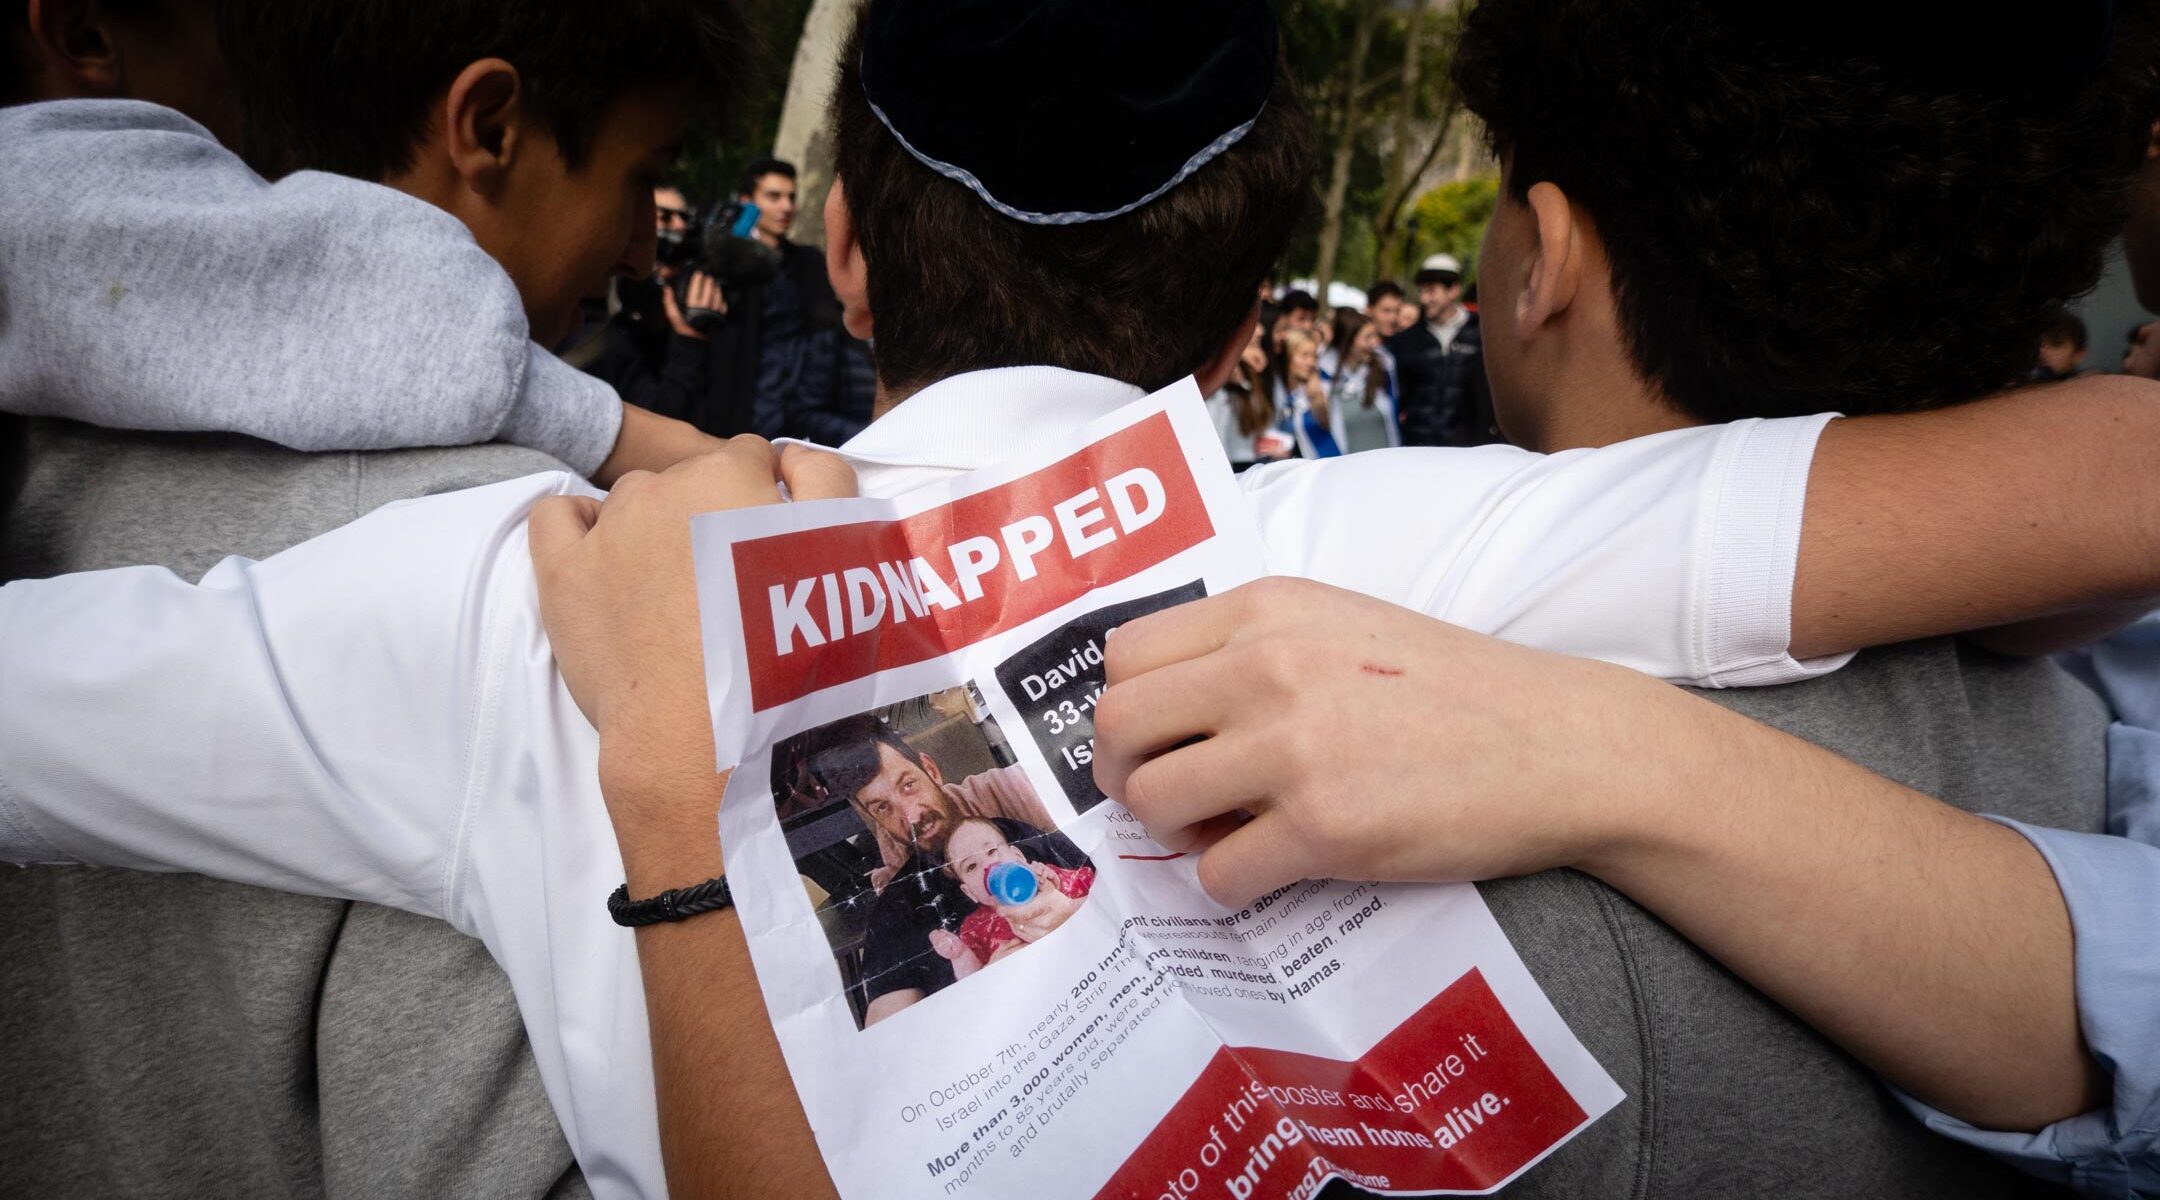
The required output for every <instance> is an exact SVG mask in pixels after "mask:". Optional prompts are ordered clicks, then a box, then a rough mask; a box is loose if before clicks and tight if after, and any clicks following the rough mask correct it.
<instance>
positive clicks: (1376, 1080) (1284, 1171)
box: [1097, 971, 1588, 1200]
mask: <svg viewBox="0 0 2160 1200" xmlns="http://www.w3.org/2000/svg"><path fill="white" fill-rule="evenodd" d="M1586 1120H1588V1117H1587V1115H1586V1114H1585V1113H1584V1112H1583V1110H1582V1107H1581V1106H1580V1105H1578V1104H1576V1103H1575V1100H1574V1098H1573V1097H1571V1096H1570V1095H1568V1092H1567V1088H1566V1087H1565V1086H1563V1085H1562V1084H1561V1082H1560V1080H1559V1079H1558V1078H1557V1077H1556V1076H1554V1075H1553V1073H1552V1071H1551V1069H1549V1068H1548V1067H1547V1066H1546V1065H1545V1062H1544V1060H1543V1059H1541V1058H1539V1057H1538V1054H1537V1051H1535V1050H1534V1049H1532V1048H1531V1046H1530V1043H1529V1042H1528V1041H1526V1040H1525V1039H1524V1038H1523V1036H1522V1032H1521V1030H1519V1029H1517V1028H1516V1026H1515V1022H1514V1021H1513V1020H1512V1019H1511V1018H1510V1017H1509V1016H1508V1014H1507V1010H1506V1009H1505V1008H1503V1007H1502V1006H1501V1004H1500V1001H1499V998H1498V997H1496V996H1494V995H1493V992H1492V989H1491V988H1490V987H1489V986H1487V984H1486V983H1485V978H1484V976H1483V975H1481V974H1479V973H1478V972H1476V971H1471V972H1470V973H1469V974H1467V975H1464V976H1463V977H1462V978H1461V979H1459V980H1457V981H1455V983H1453V984H1452V985H1450V986H1449V987H1448V988H1447V990H1446V991H1444V992H1442V993H1441V994H1440V995H1439V996H1437V997H1435V998H1434V999H1433V1000H1432V1001H1431V1002H1430V1003H1428V1004H1427V1005H1425V1007H1423V1008H1421V1009H1419V1010H1418V1011H1417V1012H1416V1013H1415V1014H1414V1015H1412V1016H1411V1017H1410V1018H1409V1019H1408V1020H1407V1021H1404V1022H1403V1023H1402V1024H1401V1025H1400V1026H1398V1027H1396V1029H1395V1030H1394V1031H1393V1032H1391V1033H1389V1034H1388V1036H1387V1037H1386V1038H1384V1039H1382V1040H1381V1042H1380V1043H1379V1044H1378V1045H1376V1046H1374V1047H1373V1048H1372V1050H1371V1051H1370V1052H1368V1053H1367V1054H1366V1055H1365V1056H1364V1057H1363V1058H1360V1059H1357V1060H1355V1061H1353V1062H1343V1061H1339V1060H1336V1059H1330V1058H1320V1057H1316V1056H1313V1055H1309V1054H1295V1053H1289V1052H1286V1051H1280V1050H1261V1049H1253V1048H1226V1049H1224V1050H1222V1051H1219V1052H1218V1053H1217V1054H1216V1056H1215V1058H1214V1060H1213V1061H1211V1062H1210V1063H1209V1064H1208V1066H1207V1069H1206V1070H1204V1071H1202V1072H1201V1075H1200V1078H1199V1080H1198V1081H1197V1082H1196V1083H1194V1084H1193V1086H1192V1087H1191V1088H1189V1089H1188V1090H1187V1091H1186V1093H1185V1095H1184V1096H1183V1097H1182V1098H1181V1099H1180V1100H1179V1101H1178V1103H1177V1105H1176V1106H1175V1107H1174V1108H1172V1109H1171V1111H1170V1113H1169V1114H1168V1115H1167V1116H1166V1117H1165V1118H1164V1119H1163V1121H1162V1123H1161V1124H1159V1125H1158V1126H1156V1129H1155V1132H1154V1133H1152V1134H1150V1135H1149V1136H1148V1139H1147V1140H1146V1141H1145V1142H1143V1143H1142V1144H1141V1146H1140V1148H1139V1149H1138V1150H1136V1151H1134V1152H1133V1154H1132V1156H1131V1157H1130V1158H1128V1159H1126V1161H1125V1163H1124V1165H1123V1166H1121V1167H1120V1168H1118V1172H1117V1174H1116V1175H1115V1176H1113V1177H1112V1178H1111V1180H1110V1183H1109V1184H1108V1186H1106V1187H1104V1188H1103V1189H1102V1191H1100V1192H1099V1193H1097V1195H1098V1197H1100V1198H1103V1200H1108V1198H1109V1197H1119V1198H1135V1197H1137V1198H1139V1200H1153V1198H1156V1197H1160V1198H1161V1200H1194V1198H1197V1197H1210V1198H1215V1197H1221V1198H1225V1200H1258V1198H1262V1197H1265V1198H1268V1200H1278V1198H1288V1200H1303V1198H1305V1197H1310V1196H1313V1195H1316V1194H1317V1193H1318V1192H1319V1190H1320V1188H1321V1186H1322V1185H1323V1184H1324V1183H1325V1182H1326V1180H1327V1179H1329V1178H1330V1177H1332V1176H1340V1177H1342V1178H1345V1179H1348V1180H1349V1181H1350V1182H1352V1183H1355V1184H1359V1185H1360V1186H1364V1187H1369V1188H1373V1189H1376V1190H1385V1191H1389V1192H1398V1193H1417V1192H1481V1191H1485V1190H1488V1189H1490V1188H1492V1187H1494V1186H1495V1185H1497V1184H1499V1183H1500V1182H1502V1181H1503V1180H1505V1179H1507V1178H1508V1177H1509V1176H1511V1175H1513V1174H1514V1173H1515V1172H1517V1171H1519V1170H1521V1169H1522V1168H1523V1167H1524V1166H1525V1165H1526V1164H1528V1163H1530V1162H1532V1161H1534V1160H1536V1159H1537V1158H1538V1156H1540V1155H1542V1154H1544V1153H1545V1152H1546V1151H1547V1150H1549V1149H1551V1148H1552V1147H1553V1146H1554V1145H1556V1144H1558V1143H1559V1142H1561V1141H1562V1140H1564V1139H1565V1138H1566V1137H1567V1136H1568V1135H1569V1134H1570V1133H1572V1132H1574V1131H1575V1130H1576V1129H1578V1128H1580V1127H1581V1126H1582V1125H1583V1123H1584V1122H1585V1121H1586Z"/></svg>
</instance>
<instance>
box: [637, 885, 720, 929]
mask: <svg viewBox="0 0 2160 1200" xmlns="http://www.w3.org/2000/svg"><path fill="white" fill-rule="evenodd" d="M734 903H735V897H734V896H733V895H732V894H731V893H729V891H728V885H727V876H725V875H721V876H718V877H715V878H712V879H708V880H706V881H705V882H703V883H700V884H697V885H695V886H692V887H686V888H673V889H670V890H668V891H665V892H662V893H660V894H659V895H657V896H654V897H653V898H652V899H650V900H632V899H631V898H630V885H629V884H627V883H626V884H624V885H622V886H621V887H619V888H616V889H615V891H614V894H612V895H610V896H609V897H608V898H607V910H608V915H609V916H611V917H613V918H615V923H616V924H617V925H622V926H626V927H628V928H631V929H636V928H637V927H638V926H640V925H658V924H660V923H661V922H663V921H680V920H682V919H683V918H684V917H694V916H696V915H698V914H699V913H707V912H717V911H718V910H720V909H723V908H727V907H728V906H730V905H732V904H734Z"/></svg>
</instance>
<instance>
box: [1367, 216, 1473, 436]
mask: <svg viewBox="0 0 2160 1200" xmlns="http://www.w3.org/2000/svg"><path fill="white" fill-rule="evenodd" d="M1416 282H1417V290H1418V306H1419V308H1420V310H1421V312H1420V316H1422V317H1423V320H1420V321H1418V322H1416V323H1415V324H1413V325H1411V326H1410V327H1409V328H1408V329H1405V330H1403V331H1402V332H1401V333H1398V334H1396V335H1395V336H1394V337H1392V338H1389V339H1388V342H1387V349H1388V354H1389V355H1390V356H1391V357H1393V358H1394V360H1395V373H1396V384H1397V387H1398V389H1399V390H1398V394H1397V398H1396V405H1397V408H1396V417H1397V421H1398V423H1399V424H1400V425H1401V427H1402V439H1403V444H1404V445H1406V446H1478V445H1483V444H1484V443H1486V442H1494V441H1499V440H1500V431H1499V429H1498V427H1497V426H1495V425H1494V423H1493V417H1492V391H1491V389H1490V388H1489V387H1488V386H1487V385H1486V382H1485V343H1484V339H1483V337H1482V335H1481V333H1480V331H1479V329H1478V318H1477V314H1476V313H1474V312H1471V311H1470V310H1469V309H1466V308H1464V307H1463V304H1462V292H1463V288H1462V264H1461V263H1459V262H1457V261H1456V260H1455V258H1454V257H1453V256H1451V255H1447V254H1435V255H1433V256H1432V257H1431V258H1428V259H1426V260H1425V262H1424V264H1423V265H1422V266H1420V267H1419V268H1418V273H1417V277H1416Z"/></svg>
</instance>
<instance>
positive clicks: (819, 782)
mask: <svg viewBox="0 0 2160 1200" xmlns="http://www.w3.org/2000/svg"><path fill="white" fill-rule="evenodd" d="M772 763H773V765H772V793H773V800H774V803H775V805H776V806H777V807H778V809H779V815H780V823H781V828H782V829H783V830H784V831H785V832H786V835H787V840H788V850H789V853H790V854H791V855H793V856H794V859H795V865H796V869H797V870H798V871H799V872H800V873H801V875H802V878H803V883H804V886H805V887H806V888H808V889H809V892H810V896H811V900H812V902H813V903H814V904H815V905H816V907H817V911H818V920H819V923H820V924H821V925H822V926H823V927H824V930H825V936H826V939H827V940H828V941H829V942H830V943H831V945H832V950H833V957H834V959H835V960H836V961H837V962H838V963H839V966H840V978H841V981H842V983H843V985H844V986H845V987H846V989H847V994H848V1006H849V1008H850V1009H851V1010H852V1011H853V1013H854V1015H855V1021H856V1025H857V1026H858V1027H859V1028H868V1027H869V1026H871V1025H874V1024H876V1023H877V1022H879V1021H881V1020H883V1019H885V1018H886V1017H889V1016H891V1015H892V1014H893V1013H896V1012H898V1011H900V1010H901V1009H903V1008H906V1007H908V1006H909V1005H911V1004H916V1003H919V1002H921V1001H923V1000H925V999H927V998H929V997H930V996H931V995H932V994H934V993H936V992H939V991H942V990H944V989H945V988H948V987H951V986H952V985H953V984H955V983H957V982H959V981H960V980H963V979H966V978H967V977H968V976H970V975H972V974H974V973H975V972H977V971H980V970H983V969H985V968H987V967H989V966H990V965H992V964H993V963H996V962H998V961H1000V960H1002V959H1005V958H1007V957H1010V956H1011V955H1012V954H1014V953H1017V952H1018V951H1019V950H1020V949H1021V948H1022V947H1024V946H1027V945H1028V944H1030V943H1032V942H1035V941H1039V940H1040V939H1042V938H1043V937H1045V936H1047V935H1048V934H1049V933H1050V932H1051V931H1052V930H1054V929H1056V928H1057V927H1058V926H1060V925H1062V924H1064V923H1065V921H1066V920H1067V919H1068V918H1070V917H1071V916H1072V914H1073V913H1074V912H1077V911H1078V910H1079V908H1080V905H1081V903H1082V902H1083V901H1084V900H1086V898H1087V895H1088V892H1089V890H1090V889H1091V888H1092V887H1093V886H1094V882H1095V867H1094V864H1093V863H1091V862H1089V861H1088V858H1087V856H1086V855H1085V854H1082V853H1081V852H1080V849H1079V847H1077V846H1075V845H1073V843H1072V842H1071V841H1070V840H1069V839H1067V838H1066V837H1065V836H1064V835H1063V834H1061V833H1058V832H1057V824H1056V822H1055V821H1053V820H1052V819H1051V817H1050V814H1049V812H1048V810H1046V809H1045V808H1044V807H1043V803H1042V800H1041V798H1040V797H1039V796H1037V795H1036V792H1035V787H1034V785H1033V784H1031V783H1030V782H1029V781H1028V778H1027V775H1026V773H1025V772H1024V771H1023V770H1022V769H1021V767H1020V766H1019V765H1018V764H1017V763H1016V762H1015V760H1014V757H1013V753H1012V750H1011V748H1010V745H1009V743H1008V742H1007V741H1006V739H1005V735H1004V732H1003V731H1002V730H1000V729H999V728H998V725H997V722H996V721H995V720H994V719H992V718H991V717H990V715H989V714H988V713H987V712H986V711H985V710H984V707H983V703H982V695H981V693H980V692H979V691H977V690H976V688H975V686H974V685H973V684H964V685H962V686H960V687H956V688H948V689H946V690H944V691H941V692H933V693H931V694H929V695H927V696H918V697H916V698H915V699H912V700H907V701H903V702H901V703H899V704H893V705H888V706H886V707H884V708H880V709H876V710H873V711H871V712H867V713H862V714H858V715H856V716H853V717H849V718H846V719H844V720H840V721H835V722H833V723H831V724H828V725H821V726H819V727H818V728H816V729H812V730H810V731H808V732H806V733H802V734H798V735H796V736H795V737H792V738H789V739H787V740H786V741H783V742H781V743H780V744H779V745H778V746H776V747H774V749H773V760H772Z"/></svg>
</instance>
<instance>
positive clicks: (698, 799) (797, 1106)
mask: <svg viewBox="0 0 2160 1200" xmlns="http://www.w3.org/2000/svg"><path fill="white" fill-rule="evenodd" d="M692 711H698V710H692ZM685 736H689V737H692V738H694V739H696V740H695V743H694V744H695V745H696V746H698V747H699V749H698V751H697V752H696V753H689V752H686V751H685V750H683V749H682V748H680V747H677V748H676V749H674V750H672V751H670V752H669V753H668V755H667V756H666V760H673V761H674V762H675V763H677V764H678V769H676V770H675V771H674V772H673V773H672V774H668V773H658V772H655V771H652V770H649V769H646V768H643V767H639V766H635V765H633V766H632V767H630V768H628V769H627V770H622V771H616V772H614V773H613V778H611V779H610V780H609V786H608V789H607V790H608V796H609V808H610V811H611V812H612V813H613V814H614V815H615V818H616V821H615V823H616V827H617V830H618V831H619V833H620V835H621V836H620V837H619V839H618V840H619V841H620V843H621V845H622V853H623V868H624V873H625V875H626V876H627V878H628V883H629V887H630V893H631V895H633V896H636V897H639V898H643V897H646V896H652V895H657V894H658V893H660V892H663V891H666V890H667V889H669V888H675V887H686V886H688V885H690V884H693V883H696V882H698V881H700V880H704V879H709V878H711V877H712V876H714V875H717V874H720V872H721V856H720V839H719V834H718V831H717V827H716V823H715V818H716V814H717V813H718V811H719V800H720V794H721V791H722V789H723V786H724V783H725V776H720V775H714V774H712V773H711V770H710V767H709V764H710V763H711V762H712V754H711V749H710V747H711V744H712V743H711V739H710V737H709V735H706V734H704V733H703V732H702V731H701V730H689V731H687V732H686V734H685ZM603 742H605V739H603ZM603 753H604V754H606V753H608V751H603ZM626 756H627V757H629V758H630V760H631V761H632V762H633V763H637V762H639V761H643V762H645V763H647V764H652V763H657V762H661V761H666V760H663V759H656V758H652V757H646V756H641V755H636V754H633V753H630V752H628V751H625V752H623V753H622V754H619V755H618V756H617V761H620V760H621V758H622V757H626ZM685 763H688V764H698V765H704V768H705V769H704V770H702V771H698V770H695V769H694V767H693V768H692V769H688V770H685V769H682V768H681V764H685ZM636 936H637V939H638V964H639V969H640V972H641V973H642V975H643V978H644V982H645V1009H646V1015H647V1018H648V1020H649V1022H650V1024H651V1029H652V1050H653V1075H654V1080H655V1084H656V1086H657V1089H658V1098H659V1109H660V1146H661V1151H662V1154H663V1156H664V1157H665V1159H666V1163H667V1177H668V1186H669V1189H670V1191H671V1192H673V1194H675V1195H677V1196H683V1197H705V1196H718V1197H737V1196H739V1197H745V1198H749V1197H765V1196H776V1195H785V1196H808V1197H816V1196H831V1195H835V1194H836V1193H835V1192H834V1191H833V1187H832V1182H831V1180H830V1178H829V1177H828V1176H827V1175H826V1173H825V1168H824V1165H823V1160H822V1159H821V1157H820V1156H819V1153H818V1148H817V1143H816V1142H815V1140H813V1138H812V1137H811V1133H810V1123H809V1120H808V1118H807V1117H805V1116H804V1114H803V1109H802V1104H801V1102H800V1101H799V1100H798V1099H797V1098H796V1094H795V1087H794V1084H793V1082H792V1081H791V1080H790V1078H789V1076H788V1071H787V1064H786V1062H785V1061H784V1060H783V1059H782V1058H781V1055H780V1043H779V1042H778V1040H777V1039H776V1038H775V1037H774V1035H773V1031H772V1024H771V1022H770V1021H769V1020H768V1019H767V1017H766V1011H765V1002H764V998H763V997H762V996H761V995H760V994H759V991H758V985H757V975H756V972H755V970H754V969H753V968H752V965H751V961H750V947H749V943H748V942H747V941H746V940H745V939H744V936H743V931H742V922H741V920H740V918H739V917H738V916H737V915H736V913H735V912H734V910H732V909H730V910H727V911H723V912H718V913H711V914H706V915H701V916H698V917H694V918H692V919H690V920H687V921H682V922H676V923H671V924H661V925H653V926H647V927H646V928H644V929H640V930H639V931H638V932H637V935H636Z"/></svg>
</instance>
